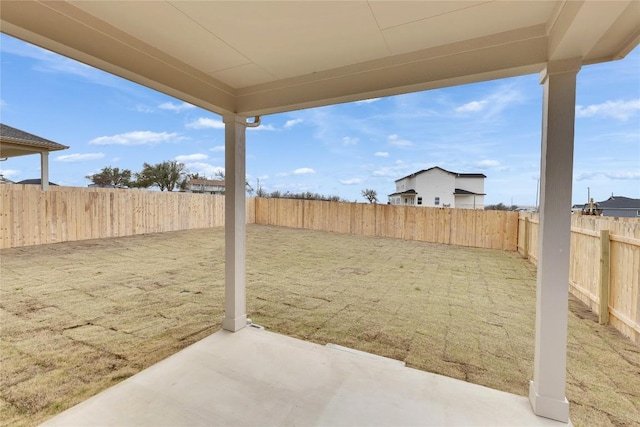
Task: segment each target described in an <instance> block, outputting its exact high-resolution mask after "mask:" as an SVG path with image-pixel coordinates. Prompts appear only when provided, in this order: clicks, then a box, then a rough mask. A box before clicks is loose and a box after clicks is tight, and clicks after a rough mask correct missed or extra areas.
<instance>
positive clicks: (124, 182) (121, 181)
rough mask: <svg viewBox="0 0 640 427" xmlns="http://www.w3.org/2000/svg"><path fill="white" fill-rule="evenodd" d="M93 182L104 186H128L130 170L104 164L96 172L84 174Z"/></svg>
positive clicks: (129, 183)
mask: <svg viewBox="0 0 640 427" xmlns="http://www.w3.org/2000/svg"><path fill="white" fill-rule="evenodd" d="M85 178H86V179H88V180H90V181H91V182H92V183H93V184H95V185H98V186H101V187H106V186H111V185H113V186H114V187H128V186H129V185H131V171H130V170H129V169H122V170H120V168H112V167H111V166H105V167H103V168H102V170H101V171H100V172H98V173H95V174H93V175H87V176H85Z"/></svg>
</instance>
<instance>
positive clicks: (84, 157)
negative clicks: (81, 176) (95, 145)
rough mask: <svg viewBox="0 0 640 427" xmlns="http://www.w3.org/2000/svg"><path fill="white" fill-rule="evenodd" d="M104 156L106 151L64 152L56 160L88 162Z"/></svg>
mask: <svg viewBox="0 0 640 427" xmlns="http://www.w3.org/2000/svg"><path fill="white" fill-rule="evenodd" d="M103 157H104V153H84V154H77V153H76V154H64V155H62V156H58V157H56V159H55V160H56V162H69V163H72V162H86V161H88V160H98V159H101V158H103Z"/></svg>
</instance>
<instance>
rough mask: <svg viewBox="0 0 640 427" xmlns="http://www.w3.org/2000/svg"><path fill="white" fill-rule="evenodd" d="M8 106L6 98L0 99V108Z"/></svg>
mask: <svg viewBox="0 0 640 427" xmlns="http://www.w3.org/2000/svg"><path fill="white" fill-rule="evenodd" d="M6 106H7V102H6V101H5V100H4V99H0V108H2V107H6Z"/></svg>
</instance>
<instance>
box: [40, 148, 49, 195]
mask: <svg viewBox="0 0 640 427" xmlns="http://www.w3.org/2000/svg"><path fill="white" fill-rule="evenodd" d="M40 186H41V188H42V191H47V190H48V189H49V152H48V151H41V152H40Z"/></svg>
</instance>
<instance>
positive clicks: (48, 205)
mask: <svg viewBox="0 0 640 427" xmlns="http://www.w3.org/2000/svg"><path fill="white" fill-rule="evenodd" d="M0 203H1V206H0V214H1V216H0V234H1V236H0V248H10V247H19V246H29V245H38V244H44V243H56V242H66V241H74V240H85V239H99V238H105V237H120V236H131V235H134V234H144V233H158V232H165V231H177V230H188V229H193V228H206V227H217V226H222V225H224V196H213V195H209V194H193V193H178V192H159V191H138V190H125V189H112V188H79V187H57V186H55V187H53V186H52V187H50V190H49V191H41V190H40V187H38V186H36V185H18V184H2V185H0ZM247 218H248V221H249V222H253V203H252V202H249V203H247Z"/></svg>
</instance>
